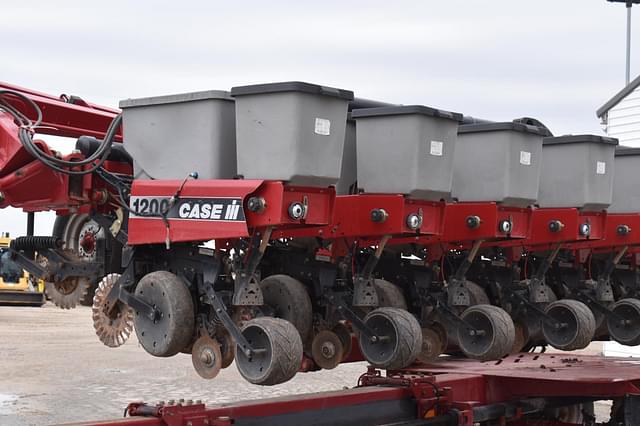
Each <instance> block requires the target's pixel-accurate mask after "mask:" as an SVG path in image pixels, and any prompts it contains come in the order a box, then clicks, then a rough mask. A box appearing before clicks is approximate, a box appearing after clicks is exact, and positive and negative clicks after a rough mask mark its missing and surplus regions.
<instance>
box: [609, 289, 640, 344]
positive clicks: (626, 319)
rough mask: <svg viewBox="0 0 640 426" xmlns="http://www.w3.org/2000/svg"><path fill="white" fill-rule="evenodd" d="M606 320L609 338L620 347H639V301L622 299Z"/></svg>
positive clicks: (614, 306)
mask: <svg viewBox="0 0 640 426" xmlns="http://www.w3.org/2000/svg"><path fill="white" fill-rule="evenodd" d="M612 310H613V314H612V315H609V316H608V318H607V328H608V329H609V336H611V338H612V339H613V340H615V341H616V342H618V343H620V344H621V345H626V346H637V345H640V300H638V299H622V300H619V301H617V302H616V303H615V305H613V309H612Z"/></svg>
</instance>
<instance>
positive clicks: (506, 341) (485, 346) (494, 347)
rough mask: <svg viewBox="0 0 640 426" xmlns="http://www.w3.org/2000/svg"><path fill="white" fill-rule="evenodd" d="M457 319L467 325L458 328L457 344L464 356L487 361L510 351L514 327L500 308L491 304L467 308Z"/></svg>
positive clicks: (509, 318)
mask: <svg viewBox="0 0 640 426" xmlns="http://www.w3.org/2000/svg"><path fill="white" fill-rule="evenodd" d="M461 318H462V320H463V321H464V322H465V323H466V324H468V326H467V325H464V324H463V325H460V326H459V327H458V342H459V345H460V349H462V351H463V352H464V354H465V355H466V356H467V357H469V358H473V359H477V360H480V361H489V360H494V359H498V358H501V357H502V356H504V355H506V354H508V353H509V352H510V351H511V348H512V347H513V342H514V340H515V327H514V325H513V320H512V319H511V317H510V316H509V314H508V313H507V312H505V311H504V310H503V309H501V308H499V307H497V306H492V305H476V306H471V307H469V308H467V309H466V310H465V311H464V312H463V313H462V315H461Z"/></svg>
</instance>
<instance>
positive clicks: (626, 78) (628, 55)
mask: <svg viewBox="0 0 640 426" xmlns="http://www.w3.org/2000/svg"><path fill="white" fill-rule="evenodd" d="M631 6H632V4H631V2H627V69H626V72H625V86H626V85H628V84H629V81H630V77H631V76H630V74H631Z"/></svg>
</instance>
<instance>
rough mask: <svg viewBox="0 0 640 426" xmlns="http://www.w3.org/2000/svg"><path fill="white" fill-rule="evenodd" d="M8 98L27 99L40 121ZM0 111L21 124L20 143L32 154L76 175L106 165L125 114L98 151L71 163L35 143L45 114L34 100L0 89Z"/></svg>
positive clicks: (119, 117) (90, 171)
mask: <svg viewBox="0 0 640 426" xmlns="http://www.w3.org/2000/svg"><path fill="white" fill-rule="evenodd" d="M7 96H15V97H17V98H19V99H21V100H23V101H24V102H25V103H26V104H27V105H29V106H30V107H31V108H32V109H33V110H34V111H35V113H36V120H35V121H32V120H31V119H29V118H28V117H27V116H26V115H24V114H23V113H21V112H20V111H18V110H17V109H16V108H14V107H13V106H12V105H11V104H10V103H9V102H8V101H7V100H6V97H7ZM0 109H3V110H5V111H7V112H8V113H9V114H11V115H12V116H13V117H14V119H15V120H16V122H17V124H18V125H19V126H20V129H19V131H18V137H19V139H20V143H22V146H23V147H24V149H25V150H26V151H27V152H28V153H29V154H31V155H32V156H33V157H34V158H36V159H38V160H39V161H41V162H42V163H43V164H45V165H46V166H47V167H49V168H51V169H53V170H55V171H57V172H60V173H64V174H67V175H74V176H81V175H86V174H90V173H93V172H95V171H96V170H98V169H99V168H100V167H101V166H102V165H103V164H104V162H105V161H106V160H107V158H108V157H109V154H110V152H111V147H112V145H113V142H114V140H115V137H116V134H117V133H118V128H119V127H120V124H121V123H122V114H118V115H117V116H115V117H114V119H113V120H112V121H111V124H110V125H109V128H108V129H107V132H106V133H105V137H104V139H103V140H102V141H101V142H100V145H99V146H98V148H97V149H96V150H95V152H93V154H91V155H90V156H89V157H87V158H85V159H83V160H77V161H68V160H63V159H61V158H57V157H56V156H54V155H51V154H48V153H46V152H45V151H43V150H42V149H41V148H40V147H39V146H37V145H36V144H35V143H34V142H33V134H34V133H35V132H36V129H37V128H38V126H39V125H40V123H42V111H41V110H40V107H39V106H38V105H37V104H36V103H35V102H34V101H33V100H31V99H29V98H28V97H26V96H24V95H23V94H21V93H19V92H14V91H12V90H0ZM88 165H91V167H90V168H88V169H85V170H69V169H70V168H76V167H83V166H88Z"/></svg>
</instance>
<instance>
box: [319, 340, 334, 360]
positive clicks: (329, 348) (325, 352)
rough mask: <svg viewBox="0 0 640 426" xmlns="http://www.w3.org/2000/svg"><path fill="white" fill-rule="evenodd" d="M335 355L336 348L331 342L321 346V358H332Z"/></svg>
mask: <svg viewBox="0 0 640 426" xmlns="http://www.w3.org/2000/svg"><path fill="white" fill-rule="evenodd" d="M335 354H336V346H335V345H334V344H333V343H331V342H324V343H323V344H322V356H323V357H325V358H333V356H334V355H335Z"/></svg>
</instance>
